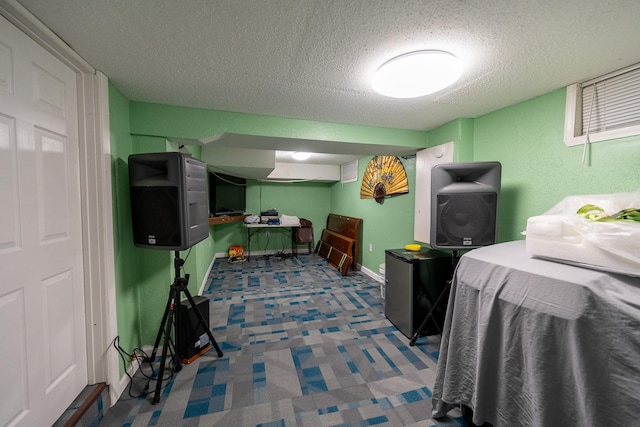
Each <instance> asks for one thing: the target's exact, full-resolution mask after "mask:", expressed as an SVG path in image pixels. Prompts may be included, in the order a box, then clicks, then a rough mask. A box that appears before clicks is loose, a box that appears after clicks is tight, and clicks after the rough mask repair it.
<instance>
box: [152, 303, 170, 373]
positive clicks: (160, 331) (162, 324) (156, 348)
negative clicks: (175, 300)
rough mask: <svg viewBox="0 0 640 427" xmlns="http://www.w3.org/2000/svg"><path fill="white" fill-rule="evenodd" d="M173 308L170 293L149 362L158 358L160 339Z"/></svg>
mask: <svg viewBox="0 0 640 427" xmlns="http://www.w3.org/2000/svg"><path fill="white" fill-rule="evenodd" d="M170 306H171V291H169V299H168V300H167V306H166V307H165V309H164V314H163V315H162V322H160V328H159V329H158V335H157V336H156V342H155V344H154V345H153V351H152V352H151V356H150V357H149V359H150V360H149V361H150V362H153V361H154V360H155V358H156V354H157V353H158V346H159V345H160V339H161V338H162V334H163V333H164V332H165V325H166V324H167V315H168V314H169V307H170Z"/></svg>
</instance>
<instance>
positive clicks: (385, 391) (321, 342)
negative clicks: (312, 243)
mask: <svg viewBox="0 0 640 427" xmlns="http://www.w3.org/2000/svg"><path fill="white" fill-rule="evenodd" d="M203 295H204V296H206V297H208V298H209V299H210V325H211V327H212V331H213V335H214V337H215V339H216V341H217V342H218V343H219V344H220V347H221V348H222V351H223V352H224V356H223V357H222V358H218V357H217V356H216V354H215V351H213V350H212V351H209V352H208V353H206V354H205V355H203V356H201V357H200V358H198V359H197V360H196V361H195V362H194V363H191V364H189V365H185V366H184V367H183V369H182V370H181V371H180V372H178V373H175V374H174V375H173V376H172V377H171V378H170V379H167V380H166V381H164V382H163V387H164V388H163V390H162V396H161V400H160V402H159V403H158V404H157V405H152V404H151V400H152V395H148V396H143V397H140V398H137V399H134V398H129V397H127V396H125V395H126V394H127V392H125V393H123V397H122V398H121V400H120V401H119V402H118V403H117V404H116V405H115V406H114V407H113V408H111V409H110V410H109V411H108V412H107V414H106V417H105V418H104V419H103V421H102V423H101V424H100V425H101V426H108V425H113V426H115V425H124V426H229V427H235V426H261V427H276V426H283V427H284V426H374V425H375V426H463V425H464V422H463V420H462V417H460V416H458V417H457V418H455V419H449V420H446V421H444V422H436V421H435V420H432V419H431V417H430V414H431V399H430V398H431V390H430V387H431V385H432V384H433V382H434V379H435V367H436V362H437V356H438V348H439V336H433V337H423V338H420V339H419V340H418V343H417V345H416V346H415V347H410V346H409V340H408V339H407V338H406V337H405V336H404V335H402V334H401V333H400V332H399V331H398V330H397V329H396V328H395V327H394V326H393V325H392V324H391V323H390V322H389V321H388V320H387V319H386V318H385V317H384V300H383V299H382V298H381V297H380V291H379V283H378V282H376V281H375V280H373V279H371V278H370V277H368V276H366V275H365V274H363V273H361V272H350V273H349V275H348V276H347V277H342V276H341V275H340V274H339V272H338V271H337V270H335V269H333V268H332V267H330V266H328V264H327V263H326V261H324V260H322V259H321V258H319V257H316V256H313V255H301V256H299V258H289V259H284V260H281V259H278V258H275V257H271V258H270V259H266V260H265V259H263V258H262V257H253V258H252V259H251V261H250V262H244V263H237V264H232V263H229V262H227V260H223V259H218V260H216V262H215V264H214V266H213V268H212V271H211V275H210V282H209V286H208V288H207V289H206V290H205V292H204V294H203ZM148 383H149V380H146V379H145V378H144V377H143V376H142V375H141V374H140V373H138V374H137V375H136V377H135V378H134V381H133V386H132V394H133V395H134V396H136V395H137V394H139V393H140V392H141V391H143V390H144V386H145V385H147V384H148ZM165 383H166V385H165ZM154 389H155V381H153V380H152V381H150V390H152V391H153V390H154ZM457 415H459V414H457Z"/></svg>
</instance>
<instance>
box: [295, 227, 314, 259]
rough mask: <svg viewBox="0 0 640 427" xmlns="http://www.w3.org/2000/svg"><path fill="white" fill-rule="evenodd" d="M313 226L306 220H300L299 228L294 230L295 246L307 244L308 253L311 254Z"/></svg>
mask: <svg viewBox="0 0 640 427" xmlns="http://www.w3.org/2000/svg"><path fill="white" fill-rule="evenodd" d="M313 242H314V239H313V224H312V223H311V221H309V220H308V219H304V218H300V228H297V229H296V244H300V243H307V244H308V246H309V253H310V254H311V253H313Z"/></svg>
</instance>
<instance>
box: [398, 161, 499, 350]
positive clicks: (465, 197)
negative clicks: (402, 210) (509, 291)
mask: <svg viewBox="0 0 640 427" xmlns="http://www.w3.org/2000/svg"><path fill="white" fill-rule="evenodd" d="M501 172H502V166H501V164H500V163H499V162H471V163H440V164H437V165H435V166H433V168H432V169H431V230H430V231H431V233H430V234H431V242H430V243H429V244H430V245H431V247H432V248H433V249H441V250H452V251H453V253H452V260H451V261H452V262H451V264H452V269H451V271H452V272H455V267H456V265H457V263H458V259H459V256H458V251H459V250H466V249H474V248H478V247H481V246H488V245H492V244H494V243H496V240H497V224H496V221H497V217H498V198H499V195H500V178H501ZM452 281H453V277H451V278H450V279H449V280H448V281H447V282H446V285H445V286H444V288H443V290H442V292H441V293H440V295H439V296H438V298H437V299H436V300H435V302H434V303H433V304H432V306H431V308H430V309H429V312H428V313H427V315H426V316H425V319H424V320H423V322H422V324H421V325H420V327H418V329H417V330H416V332H415V333H414V335H413V337H412V338H411V340H410V341H409V344H410V345H415V343H416V340H417V339H418V337H419V336H420V335H421V334H423V332H424V331H425V330H426V329H427V327H428V326H429V322H432V323H433V325H434V327H435V328H436V329H438V330H439V331H440V325H439V324H438V318H437V313H438V311H440V312H445V311H446V304H447V298H448V296H449V291H450V289H451V283H452Z"/></svg>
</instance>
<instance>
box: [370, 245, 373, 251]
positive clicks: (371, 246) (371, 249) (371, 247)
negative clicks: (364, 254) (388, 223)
mask: <svg viewBox="0 0 640 427" xmlns="http://www.w3.org/2000/svg"><path fill="white" fill-rule="evenodd" d="M372 251H373V243H369V252H372Z"/></svg>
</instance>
